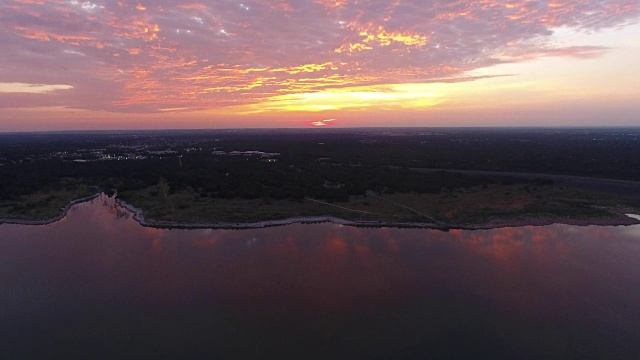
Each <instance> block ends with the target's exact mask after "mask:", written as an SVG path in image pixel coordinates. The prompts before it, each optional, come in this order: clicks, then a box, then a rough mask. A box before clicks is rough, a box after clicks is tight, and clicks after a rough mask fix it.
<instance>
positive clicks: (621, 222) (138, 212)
mask: <svg viewBox="0 0 640 360" xmlns="http://www.w3.org/2000/svg"><path fill="white" fill-rule="evenodd" d="M102 194H103V193H96V194H93V195H91V196H87V197H84V198H80V199H75V200H71V201H69V202H68V203H67V204H66V205H65V206H64V207H63V208H62V209H61V210H62V212H61V214H60V215H58V216H56V217H54V218H51V219H45V220H25V219H5V218H2V219H0V225H2V224H11V225H48V224H52V223H54V222H56V221H59V220H61V219H63V218H64V217H65V216H67V213H68V210H69V209H70V208H71V207H72V206H74V205H76V204H79V203H83V202H87V201H91V200H93V199H95V198H97V197H99V196H101V195H102ZM115 202H116V204H117V205H118V206H120V207H122V208H124V209H126V210H127V211H129V212H130V213H132V214H133V219H134V220H135V221H137V222H138V223H139V224H140V225H142V226H145V227H151V228H158V229H229V230H242V229H261V228H268V227H275V226H286V225H292V224H317V223H327V222H328V223H332V224H338V225H344V226H353V227H360V228H381V227H389V228H413V229H434V230H442V231H448V230H489V229H496V228H504V227H524V226H546V225H553V224H563V225H574V226H630V225H639V224H640V217H639V218H636V217H631V216H628V215H626V213H629V212H634V211H635V210H632V209H631V208H628V207H624V206H621V207H620V208H616V209H615V210H614V211H613V213H615V214H616V215H617V216H615V217H612V218H591V219H571V218H554V217H541V218H526V217H522V218H514V219H493V220H488V221H486V222H483V223H479V224H445V223H402V222H397V223H396V222H385V221H352V220H346V219H341V218H338V217H335V216H331V215H320V216H300V217H291V218H285V219H278V220H264V221H258V222H251V223H242V222H234V223H228V222H217V223H207V222H203V223H199V222H188V223H186V222H179V221H159V220H153V219H146V218H145V217H144V209H140V208H137V207H135V206H134V205H132V204H128V203H127V202H125V201H124V200H120V199H117V198H116V199H115Z"/></svg>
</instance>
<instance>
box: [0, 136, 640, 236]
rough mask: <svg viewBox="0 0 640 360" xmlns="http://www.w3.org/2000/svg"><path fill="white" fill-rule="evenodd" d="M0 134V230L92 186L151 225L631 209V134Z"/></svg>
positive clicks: (485, 222) (637, 203)
mask: <svg viewBox="0 0 640 360" xmlns="http://www.w3.org/2000/svg"><path fill="white" fill-rule="evenodd" d="M4 137H6V139H5V138H3V139H2V140H3V141H1V142H0V219H1V220H0V222H3V223H30V224H38V223H48V222H51V221H54V220H56V219H59V218H60V217H61V216H63V215H61V211H62V213H64V212H65V211H66V209H68V207H69V206H71V204H72V203H73V202H74V201H78V200H76V199H81V200H82V199H86V198H88V197H91V196H95V194H96V193H98V194H99V193H101V192H103V191H104V192H107V193H109V194H110V195H111V194H113V193H117V199H118V201H119V202H120V203H121V205H123V206H125V207H127V208H128V209H129V210H130V211H132V212H133V213H135V217H136V219H138V221H140V223H141V224H143V225H145V226H155V227H185V228H193V227H200V228H203V227H206V228H251V227H264V226H275V225H283V224H288V223H293V222H320V221H331V222H335V223H340V224H344V225H353V226H400V227H429V228H440V229H477V228H491V227H501V226H518V225H543V224H550V223H565V224H577V225H588V224H611V225H625V224H632V223H636V222H637V220H635V219H632V218H630V217H627V216H625V215H624V214H627V213H635V214H637V213H640V169H639V168H638V167H637V166H635V167H634V166H631V165H632V164H633V163H634V162H635V161H637V159H638V158H639V157H640V145H639V144H640V129H590V130H589V129H588V130H571V129H569V130H563V131H558V130H557V129H550V130H545V129H524V130H522V129H515V130H514V129H437V130H433V129H363V130H343V131H336V132H322V133H319V132H313V131H299V132H292V131H285V130H280V131H276V130H272V131H262V132H260V131H217V132H184V131H183V132H143V133H138V132H136V133H116V134H112V133H80V134H77V133H74V134H69V135H68V136H67V135H64V134H49V135H39V136H30V135H28V134H22V135H12V136H8V135H5V136H4ZM602 149H607V151H602Z"/></svg>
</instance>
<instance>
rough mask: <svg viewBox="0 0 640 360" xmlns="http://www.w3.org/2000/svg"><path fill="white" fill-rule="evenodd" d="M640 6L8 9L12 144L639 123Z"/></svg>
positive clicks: (22, 4) (0, 78)
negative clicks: (45, 136)
mask: <svg viewBox="0 0 640 360" xmlns="http://www.w3.org/2000/svg"><path fill="white" fill-rule="evenodd" d="M638 20H640V3H638V2H637V1H636V0H607V1H576V0H547V1H536V0H520V1H495V0H461V1H455V2H437V1H424V2H419V3H416V2H409V1H401V0H398V1H393V2H384V1H375V0H371V1H330V0H315V1H293V0H248V1H243V2H228V1H206V2H198V1H185V0H179V1H166V0H160V1H153V2H151V1H140V2H138V1H134V2H130V1H121V2H115V1H108V0H103V1H98V0H96V1H76V0H72V1H69V0H53V1H45V0H15V1H9V0H0V21H1V27H0V29H1V30H0V44H2V46H3V49H6V50H4V51H2V52H0V131H21V130H25V131H30V130H56V129H60V130H62V129H120V128H122V129H129V128H228V127H238V128H241V127H303V126H322V127H326V126H347V127H349V126H476V125H480V126H491V125H495V126H501V125H508V126H531V125H638V124H639V123H640V121H639V119H638V116H637V114H638V113H640V101H638V100H639V99H640V90H639V89H640V65H639V64H638V63H637V59H639V58H640V25H639V24H638Z"/></svg>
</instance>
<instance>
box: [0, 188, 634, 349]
mask: <svg viewBox="0 0 640 360" xmlns="http://www.w3.org/2000/svg"><path fill="white" fill-rule="evenodd" d="M0 289H1V291H0V319H1V324H0V339H1V340H0V342H2V344H1V346H0V358H2V359H5V358H26V357H35V358H47V359H51V358H65V359H72V358H82V359H87V358H123V357H124V358H198V359H201V358H214V359H246V358H278V357H279V358H296V359H328V358H334V359H389V358H395V359H429V358H447V359H456V358H457V359H468V358H474V359H477V358H490V359H536V358H545V359H549V358H558V359H568V358H575V359H585V358H609V359H614V358H615V359H624V358H628V359H632V358H633V359H636V358H637V356H638V354H640V226H638V225H635V226H626V227H614V226H585V227H579V226H567V225H551V226H540V227H518V228H501V229H493V230H482V231H459V230H452V231H448V232H444V231H438V230H428V229H392V228H380V229H377V228H355V227H347V226H341V225H335V224H328V223H323V224H297V225H288V226H281V227H274V228H265V229H253V230H184V229H174V230H169V229H155V228H147V227H143V226H141V225H140V224H138V223H137V222H136V221H135V220H134V219H133V218H132V215H131V214H130V213H129V212H127V211H126V210H124V209H122V208H120V207H118V206H117V205H116V204H115V201H114V199H112V198H109V197H107V196H105V195H102V196H100V197H98V198H96V199H94V200H91V201H89V202H86V203H81V204H77V205H75V206H73V207H72V208H71V209H70V210H69V212H68V214H67V216H66V217H64V218H63V219H62V220H60V221H57V222H55V223H52V224H49V225H9V224H3V225H0Z"/></svg>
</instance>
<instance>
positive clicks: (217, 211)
mask: <svg viewBox="0 0 640 360" xmlns="http://www.w3.org/2000/svg"><path fill="white" fill-rule="evenodd" d="M119 197H120V198H122V199H124V200H125V201H127V202H128V203H130V204H132V205H134V206H136V207H138V208H142V209H144V210H145V216H146V217H147V218H149V219H153V220H159V221H176V222H181V223H189V222H193V223H202V222H205V223H224V222H232V223H236V222H240V223H250V222H257V221H264V220H279V219H286V218H291V217H301V216H325V215H330V216H335V217H338V218H342V219H347V220H354V221H362V222H366V221H383V222H396V223H442V224H459V225H466V224H470V225H472V224H482V223H486V222H489V221H494V220H510V219H524V218H534V219H535V218H546V219H549V218H558V219H576V220H583V219H584V220H586V219H594V218H597V219H606V218H611V217H615V216H617V214H616V213H614V212H611V211H610V209H612V208H615V207H619V206H620V205H623V206H628V207H633V206H634V204H633V203H630V202H629V201H627V200H624V199H622V198H619V197H616V196H611V195H610V194H603V193H597V192H591V191H588V190H582V189H575V188H568V187H563V186H553V185H540V186H538V185H522V184H515V185H489V186H486V187H471V188H460V189H455V190H452V191H445V192H441V193H439V194H418V193H395V194H376V193H372V192H369V193H367V195H365V196H351V197H350V198H349V201H347V202H336V203H328V202H325V201H321V200H318V199H312V198H304V199H302V200H274V199H266V198H264V199H250V200H244V199H218V198H210V197H202V196H200V192H199V191H198V190H197V189H193V190H191V191H180V192H176V193H174V194H171V195H166V192H163V189H162V188H161V186H160V185H157V186H152V187H149V188H147V189H144V190H138V191H132V192H124V193H121V194H119Z"/></svg>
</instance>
